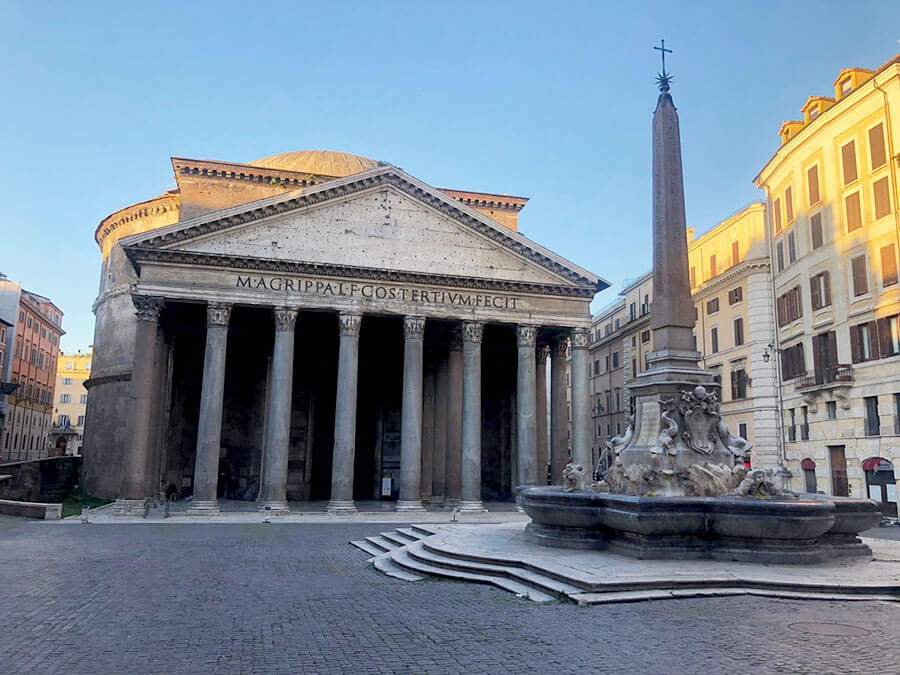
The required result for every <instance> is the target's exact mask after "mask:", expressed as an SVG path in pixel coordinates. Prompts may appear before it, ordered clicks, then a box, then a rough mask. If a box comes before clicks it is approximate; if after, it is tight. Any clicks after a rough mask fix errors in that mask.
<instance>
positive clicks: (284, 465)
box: [257, 308, 297, 512]
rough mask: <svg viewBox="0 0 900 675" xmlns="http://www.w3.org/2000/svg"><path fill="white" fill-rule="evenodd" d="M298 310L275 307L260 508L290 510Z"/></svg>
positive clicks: (279, 510) (278, 510)
mask: <svg viewBox="0 0 900 675" xmlns="http://www.w3.org/2000/svg"><path fill="white" fill-rule="evenodd" d="M296 323H297V310H295V309H287V308H279V309H276V310H275V342H274V344H273V345H272V381H271V383H270V386H269V396H268V399H267V400H266V436H265V440H264V443H263V475H262V486H261V488H260V493H259V499H258V500H257V501H258V502H259V508H260V509H261V510H265V509H266V507H268V509H269V510H272V511H276V512H289V511H290V507H289V506H288V503H287V477H288V453H289V451H290V441H291V401H292V394H293V386H294V327H295V326H296Z"/></svg>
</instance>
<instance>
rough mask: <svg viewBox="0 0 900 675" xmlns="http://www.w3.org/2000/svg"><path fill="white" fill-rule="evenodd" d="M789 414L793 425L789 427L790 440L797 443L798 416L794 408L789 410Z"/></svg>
mask: <svg viewBox="0 0 900 675" xmlns="http://www.w3.org/2000/svg"><path fill="white" fill-rule="evenodd" d="M788 414H789V416H790V420H791V423H790V424H789V425H788V440H789V441H796V440H797V415H796V413H795V411H794V409H793V408H791V409H790V410H788Z"/></svg>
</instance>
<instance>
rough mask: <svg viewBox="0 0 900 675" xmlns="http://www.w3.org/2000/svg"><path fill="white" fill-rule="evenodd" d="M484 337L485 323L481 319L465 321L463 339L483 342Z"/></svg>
mask: <svg viewBox="0 0 900 675" xmlns="http://www.w3.org/2000/svg"><path fill="white" fill-rule="evenodd" d="M482 337H484V324H483V323H482V322H481V321H464V322H463V341H464V342H477V343H479V344H480V343H481V338H482Z"/></svg>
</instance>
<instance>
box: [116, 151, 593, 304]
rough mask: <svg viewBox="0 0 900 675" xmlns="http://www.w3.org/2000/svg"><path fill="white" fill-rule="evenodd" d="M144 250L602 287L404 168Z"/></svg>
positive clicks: (227, 217)
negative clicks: (422, 181)
mask: <svg viewBox="0 0 900 675" xmlns="http://www.w3.org/2000/svg"><path fill="white" fill-rule="evenodd" d="M122 245H123V247H124V248H125V249H126V251H129V255H130V257H132V259H133V260H136V259H140V258H141V257H142V256H141V253H142V252H144V253H147V254H149V253H150V252H151V251H155V252H157V253H158V254H161V253H163V252H169V253H171V254H176V253H178V254H182V255H185V254H189V255H192V256H194V259H195V260H201V259H202V258H203V257H204V256H209V257H215V258H219V259H221V258H223V257H225V258H245V259H249V260H256V261H270V262H282V263H302V264H315V265H325V266H328V267H332V268H334V267H337V268H352V269H381V270H390V271H392V272H396V273H401V274H402V273H409V274H414V275H417V276H418V275H435V276H448V275H452V276H455V277H464V278H472V279H483V280H489V281H501V282H512V283H521V284H528V285H530V284H538V285H548V286H570V287H576V288H582V289H591V290H594V291H596V290H597V289H598V287H600V288H602V287H605V286H606V284H605V282H603V281H602V280H600V279H598V277H596V276H595V275H593V274H591V273H589V272H587V271H585V270H582V269H581V268H579V267H577V266H575V265H573V264H572V263H569V262H568V261H566V260H564V259H562V258H560V257H559V256H556V255H555V254H553V253H551V252H550V251H547V250H546V249H543V248H541V247H540V246H538V245H537V244H534V243H533V242H531V241H530V240H528V239H527V238H525V237H523V236H522V235H519V234H518V233H516V232H513V231H512V230H508V229H507V228H505V227H503V226H502V225H499V224H497V223H495V222H493V221H491V220H490V219H488V218H486V217H485V216H483V215H482V214H480V213H478V212H477V211H474V210H472V209H469V208H467V207H465V206H462V205H459V204H457V203H456V202H454V201H452V200H451V199H449V198H448V197H446V196H445V195H443V194H441V193H439V192H438V191H436V190H434V189H432V188H430V187H429V186H426V185H425V184H423V183H421V182H419V181H417V180H415V179H413V178H412V177H411V176H408V175H406V174H404V173H403V172H402V171H400V170H398V169H395V168H394V167H380V168H377V169H373V170H370V171H367V172H364V173H362V174H357V175H356V176H350V177H348V178H345V179H340V180H335V181H329V182H328V183H326V184H323V185H320V186H317V187H316V188H314V189H307V190H303V191H298V192H295V193H288V194H286V195H280V196H278V197H273V198H269V199H265V200H261V201H259V202H253V203H251V204H246V205H243V206H241V207H235V208H232V209H227V210H223V211H219V212H215V213H211V214H207V215H205V216H202V217H200V218H195V219H193V220H190V221H185V222H183V223H178V224H176V225H172V226H170V227H167V228H164V229H161V230H157V231H154V232H149V233H146V234H142V235H136V236H134V237H130V238H128V239H126V240H123V241H122Z"/></svg>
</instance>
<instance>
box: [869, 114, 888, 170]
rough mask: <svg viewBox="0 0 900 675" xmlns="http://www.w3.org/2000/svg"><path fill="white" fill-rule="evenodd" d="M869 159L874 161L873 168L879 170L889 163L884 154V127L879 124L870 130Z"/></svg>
mask: <svg viewBox="0 0 900 675" xmlns="http://www.w3.org/2000/svg"><path fill="white" fill-rule="evenodd" d="M869 157H870V158H871V159H872V168H873V169H877V168H878V167H880V166H883V165H884V163H885V162H886V161H887V155H886V154H885V152H884V127H883V125H881V124H879V125H878V126H877V127H872V128H871V129H869Z"/></svg>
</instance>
